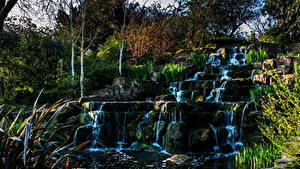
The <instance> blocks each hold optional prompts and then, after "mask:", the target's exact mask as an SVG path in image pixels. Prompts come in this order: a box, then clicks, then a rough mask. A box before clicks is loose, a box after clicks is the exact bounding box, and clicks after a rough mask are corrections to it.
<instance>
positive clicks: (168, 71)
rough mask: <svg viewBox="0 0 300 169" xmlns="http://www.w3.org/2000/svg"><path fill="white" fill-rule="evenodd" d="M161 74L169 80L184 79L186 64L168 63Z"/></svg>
mask: <svg viewBox="0 0 300 169" xmlns="http://www.w3.org/2000/svg"><path fill="white" fill-rule="evenodd" d="M161 76H163V78H164V79H165V80H166V81H167V82H175V81H182V80H184V66H183V65H182V64H167V65H166V66H165V67H164V68H163V70H162V72H161Z"/></svg>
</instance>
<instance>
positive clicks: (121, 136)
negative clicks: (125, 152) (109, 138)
mask: <svg viewBox="0 0 300 169" xmlns="http://www.w3.org/2000/svg"><path fill="white" fill-rule="evenodd" d="M121 114H122V113H119V114H118V115H117V116H116V118H117V119H116V120H117V142H116V144H117V150H122V148H123V146H124V145H125V144H126V128H127V123H126V118H127V112H124V116H123V117H124V118H123V119H122V118H121V117H122V115H121Z"/></svg>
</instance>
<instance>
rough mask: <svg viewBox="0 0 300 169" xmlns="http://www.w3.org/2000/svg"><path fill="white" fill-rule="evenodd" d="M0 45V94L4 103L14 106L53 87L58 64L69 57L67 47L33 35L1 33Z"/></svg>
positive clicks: (66, 44)
mask: <svg viewBox="0 0 300 169" xmlns="http://www.w3.org/2000/svg"><path fill="white" fill-rule="evenodd" d="M0 43H1V45H0V82H1V83H2V85H1V89H0V90H1V94H2V96H3V98H4V100H5V101H6V102H10V103H12V102H13V103H15V104H16V103H17V102H16V101H17V100H19V99H20V98H22V97H23V96H24V95H25V96H26V95H27V96H30V95H32V94H34V93H35V92H36V91H37V90H38V89H41V88H45V87H46V88H47V87H54V86H55V85H56V79H57V75H58V72H57V70H58V67H59V66H61V64H58V63H59V60H63V61H64V64H66V63H67V62H68V60H69V59H68V56H70V55H69V54H70V53H69V51H70V50H69V49H68V47H69V44H68V43H65V42H63V41H60V40H56V39H53V38H51V37H49V36H43V35H41V34H39V33H37V32H1V33H0ZM27 89H30V90H27ZM18 96H20V97H18ZM32 101H33V98H32V100H31V102H32Z"/></svg>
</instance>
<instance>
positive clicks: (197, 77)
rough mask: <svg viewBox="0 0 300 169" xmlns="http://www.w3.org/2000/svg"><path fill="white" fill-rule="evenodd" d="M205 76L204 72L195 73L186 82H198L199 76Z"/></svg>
mask: <svg viewBox="0 0 300 169" xmlns="http://www.w3.org/2000/svg"><path fill="white" fill-rule="evenodd" d="M203 74H205V72H197V73H196V74H195V75H194V76H193V77H192V78H188V79H187V80H188V81H197V80H199V76H201V75H203Z"/></svg>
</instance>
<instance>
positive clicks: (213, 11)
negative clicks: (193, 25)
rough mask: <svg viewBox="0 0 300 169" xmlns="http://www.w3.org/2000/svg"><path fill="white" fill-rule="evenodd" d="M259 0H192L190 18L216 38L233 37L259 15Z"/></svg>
mask: <svg viewBox="0 0 300 169" xmlns="http://www.w3.org/2000/svg"><path fill="white" fill-rule="evenodd" d="M259 2H260V1H259V0H214V1H211V0H192V1H190V2H188V6H189V14H188V15H189V17H190V18H191V19H192V20H193V21H195V22H200V23H201V24H202V25H203V26H201V27H203V28H206V29H207V31H208V32H209V33H210V34H212V35H216V36H224V35H225V36H233V35H234V34H235V33H236V31H237V30H238V29H239V28H240V27H241V25H243V24H245V23H247V22H248V21H250V20H252V19H254V18H255V17H256V16H257V15H258V6H259Z"/></svg>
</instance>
